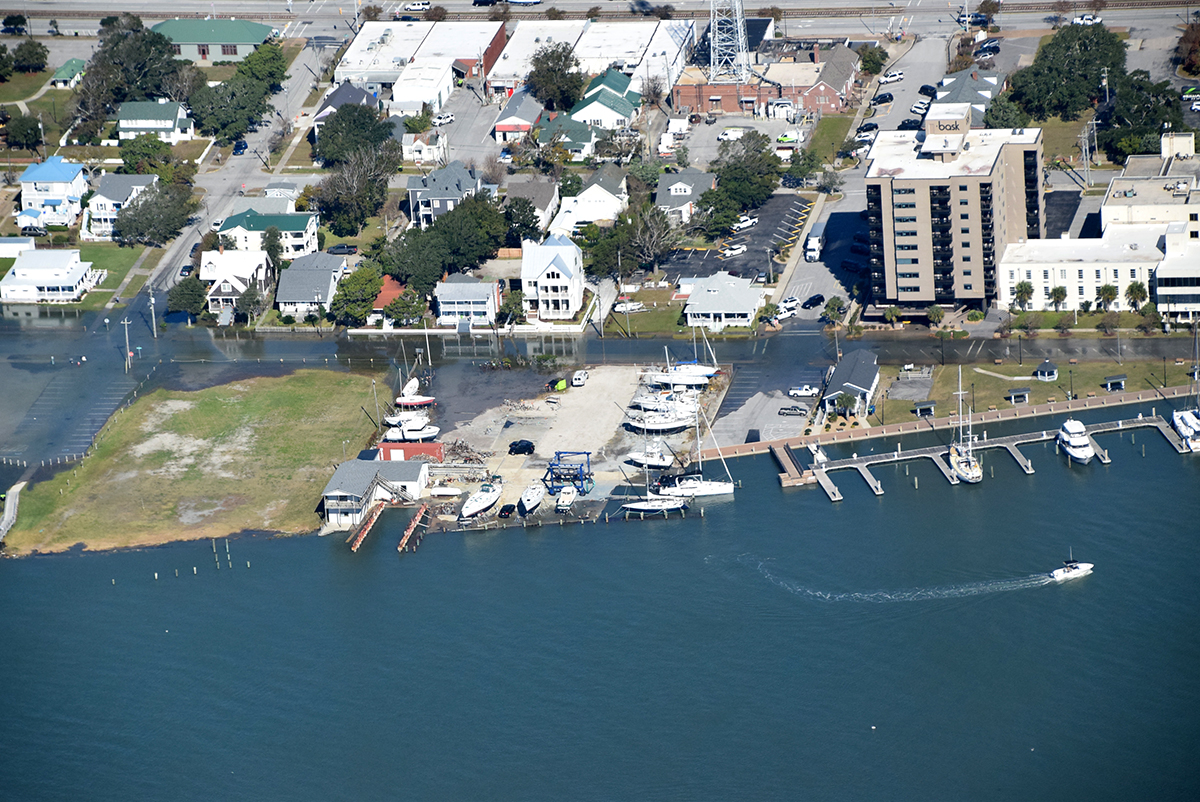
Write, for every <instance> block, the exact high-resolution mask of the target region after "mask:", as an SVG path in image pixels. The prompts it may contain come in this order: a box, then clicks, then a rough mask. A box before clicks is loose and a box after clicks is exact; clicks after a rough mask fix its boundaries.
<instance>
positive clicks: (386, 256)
mask: <svg viewBox="0 0 1200 802" xmlns="http://www.w3.org/2000/svg"><path fill="white" fill-rule="evenodd" d="M379 261H380V264H381V265H382V266H383V269H384V271H385V272H386V273H387V274H388V275H389V276H392V277H393V278H395V279H396V280H398V281H400V282H401V283H404V284H408V286H409V287H411V288H412V289H414V290H415V291H416V292H418V293H420V294H421V295H427V294H428V293H430V292H432V291H433V286H434V285H435V284H436V283H437V282H438V281H439V280H440V279H441V277H442V273H443V272H444V271H445V270H446V268H447V267H448V266H449V265H450V251H449V249H448V248H447V247H446V243H445V242H444V241H443V240H442V237H441V235H440V234H438V233H437V232H435V231H434V230H433V229H432V228H430V229H420V228H412V229H409V230H408V231H406V232H404V234H402V235H401V236H399V237H397V238H396V239H395V240H393V241H392V242H390V243H388V244H387V245H386V246H385V247H384V248H383V251H382V252H381V253H380V256H379Z"/></svg>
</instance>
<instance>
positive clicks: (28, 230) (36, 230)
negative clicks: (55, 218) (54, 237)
mask: <svg viewBox="0 0 1200 802" xmlns="http://www.w3.org/2000/svg"><path fill="white" fill-rule="evenodd" d="M48 234H49V232H48V231H46V229H44V228H42V227H41V226H22V227H21V236H22V237H45V236H47V235H48Z"/></svg>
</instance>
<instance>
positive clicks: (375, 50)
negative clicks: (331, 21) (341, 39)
mask: <svg viewBox="0 0 1200 802" xmlns="http://www.w3.org/2000/svg"><path fill="white" fill-rule="evenodd" d="M435 24H437V23H433V22H364V23H363V24H362V27H361V28H360V29H359V32H358V35H357V36H355V37H354V41H352V42H351V43H350V47H348V48H346V52H345V54H344V55H343V56H342V60H341V61H339V62H338V65H337V67H336V68H335V69H334V71H333V83H334V84H341V83H345V82H346V81H349V82H350V83H352V84H354V85H355V86H357V87H359V88H360V89H365V90H366V91H368V92H372V93H376V94H378V93H379V92H381V91H382V90H384V89H391V87H392V85H393V84H395V83H396V81H398V80H399V79H400V74H401V73H402V72H404V68H405V67H406V66H408V62H410V61H412V58H413V56H414V55H416V52H417V49H418V48H420V47H421V43H422V42H424V41H425V37H426V36H428V35H429V32H430V31H432V30H433V26H434V25H435Z"/></svg>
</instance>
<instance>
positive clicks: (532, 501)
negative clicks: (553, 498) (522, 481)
mask: <svg viewBox="0 0 1200 802" xmlns="http://www.w3.org/2000/svg"><path fill="white" fill-rule="evenodd" d="M545 497H546V488H545V487H544V486H543V485H542V483H541V482H534V483H533V484H531V485H529V487H527V488H525V492H524V493H522V494H521V498H520V500H519V501H517V512H519V513H520V514H521V516H522V517H524V516H526V515H532V514H533V511H534V510H536V509H537V508H538V505H539V504H541V503H542V499H544V498H545Z"/></svg>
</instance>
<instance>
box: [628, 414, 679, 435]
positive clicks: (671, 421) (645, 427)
mask: <svg viewBox="0 0 1200 802" xmlns="http://www.w3.org/2000/svg"><path fill="white" fill-rule="evenodd" d="M629 425H630V426H632V427H633V428H634V429H636V430H637V431H639V432H646V433H647V434H667V433H669V432H681V431H683V430H684V429H687V428H689V427H690V426H691V425H692V417H691V416H690V415H684V414H680V413H677V412H647V413H646V414H644V415H642V416H641V417H638V418H633V419H632V420H630V421H629Z"/></svg>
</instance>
